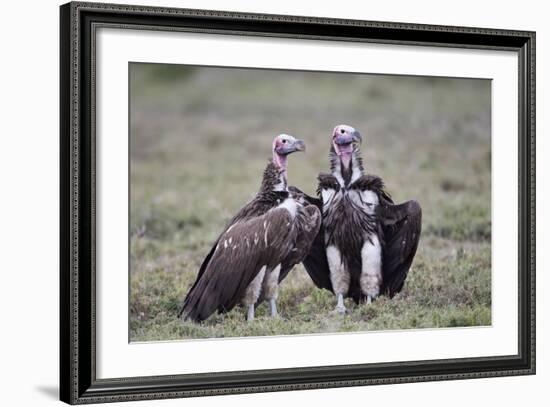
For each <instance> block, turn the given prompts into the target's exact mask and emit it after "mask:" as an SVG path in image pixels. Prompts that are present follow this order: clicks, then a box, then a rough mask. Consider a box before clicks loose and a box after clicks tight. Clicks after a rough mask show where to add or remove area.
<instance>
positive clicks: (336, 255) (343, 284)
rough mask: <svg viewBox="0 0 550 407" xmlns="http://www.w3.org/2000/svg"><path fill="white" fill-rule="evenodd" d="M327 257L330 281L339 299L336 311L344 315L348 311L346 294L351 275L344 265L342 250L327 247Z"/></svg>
mask: <svg viewBox="0 0 550 407" xmlns="http://www.w3.org/2000/svg"><path fill="white" fill-rule="evenodd" d="M327 259H328V266H329V269H330V281H331V283H332V288H333V290H334V294H336V299H337V302H336V308H335V309H334V311H335V312H336V313H338V314H340V315H344V314H345V313H346V307H345V305H344V295H346V294H347V293H348V290H349V282H350V275H349V272H348V271H347V270H346V269H345V267H344V263H343V262H342V256H341V254H340V250H338V249H337V248H336V247H335V246H329V247H327Z"/></svg>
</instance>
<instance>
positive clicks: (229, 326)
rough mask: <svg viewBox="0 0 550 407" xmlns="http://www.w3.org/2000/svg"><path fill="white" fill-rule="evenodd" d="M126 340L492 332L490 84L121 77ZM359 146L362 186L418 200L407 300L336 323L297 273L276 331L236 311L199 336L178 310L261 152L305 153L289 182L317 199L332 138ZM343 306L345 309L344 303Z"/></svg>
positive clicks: (242, 196) (320, 294)
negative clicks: (367, 182) (126, 164)
mask: <svg viewBox="0 0 550 407" xmlns="http://www.w3.org/2000/svg"><path fill="white" fill-rule="evenodd" d="M129 69H130V244H131V248H130V304H129V306H130V339H131V340H132V341H150V340H170V339H186V338H207V337H230V336H249V335H254V336H257V335H284V334H304V333H318V332H348V331H358V330H361V331H362V330H375V329H407V328H433V327H461V326H473V325H490V324H491V246H490V242H491V82H490V81H489V80H481V79H453V78H434V77H411V76H385V75H367V74H347V73H345V74H343V73H325V72H301V71H275V70H259V69H236V68H211V67H191V66H182V65H166V64H138V63H132V64H130V68H129ZM342 123H345V124H349V125H352V126H353V127H355V128H356V129H358V130H359V131H360V132H361V133H362V135H363V139H364V142H363V145H362V155H363V160H364V164H365V169H366V172H367V173H371V174H376V175H379V176H381V177H382V178H383V179H384V180H385V182H386V185H387V189H388V191H389V192H390V193H391V194H392V196H393V198H394V200H395V201H396V202H401V201H405V200H409V199H416V200H418V201H419V202H420V204H421V206H422V208H423V234H422V238H421V242H420V246H419V250H418V253H417V256H416V259H415V262H414V263H413V267H412V270H411V272H410V274H409V277H408V279H407V282H406V284H405V288H404V290H403V292H402V293H401V294H400V295H398V296H396V297H395V298H394V299H393V300H388V299H387V298H380V299H379V300H377V301H376V302H375V303H373V304H372V305H369V306H366V305H364V306H363V305H362V306H351V309H350V311H351V313H350V315H347V316H346V317H345V318H341V317H338V316H335V315H332V314H331V313H330V311H331V310H332V308H333V307H334V299H333V298H332V295H331V294H330V293H328V292H327V291H322V290H318V289H316V288H315V287H314V285H313V284H312V283H311V281H310V280H309V277H308V276H307V274H306V273H305V271H304V270H303V268H302V266H299V267H297V268H296V269H295V270H294V271H293V272H291V274H290V275H289V277H287V279H286V280H285V281H284V282H283V284H282V286H281V288H280V300H279V303H280V305H279V309H280V311H281V318H279V319H276V320H272V319H270V318H268V317H266V316H265V315H266V307H265V304H264V305H263V306H261V307H259V309H258V316H259V318H257V320H255V321H254V322H253V323H251V324H247V323H246V322H245V321H244V311H243V310H242V309H239V308H236V309H235V310H233V311H232V312H231V313H229V314H227V315H223V316H213V317H212V318H210V319H209V320H207V321H206V322H205V323H204V324H202V325H198V324H193V323H182V322H181V321H178V320H177V319H176V315H177V311H178V308H179V307H180V305H181V302H182V300H183V298H184V296H185V294H186V293H187V291H188V289H189V288H190V286H191V284H192V283H193V282H194V280H195V277H196V273H197V272H198V269H199V267H200V264H201V262H202V260H203V258H204V257H205V256H206V254H207V253H208V251H209V250H210V247H211V245H212V243H213V242H214V241H215V239H216V238H217V236H218V234H219V233H220V232H221V230H222V229H223V227H224V225H225V224H226V222H227V221H228V220H229V219H230V218H231V217H232V216H233V215H234V214H235V213H236V212H237V211H238V210H239V208H240V207H242V206H243V205H244V204H245V203H246V202H247V201H248V200H249V199H251V198H252V196H253V195H254V194H255V193H256V191H257V190H258V187H259V185H260V182H261V176H262V171H263V169H264V168H265V165H266V163H267V160H268V159H269V158H270V157H271V142H272V140H273V137H274V136H275V135H276V134H279V133H289V134H292V135H294V136H296V137H298V138H302V139H304V140H305V142H306V146H307V151H306V153H305V154H301V153H297V154H294V155H292V156H291V157H290V159H289V183H290V184H292V185H296V186H298V187H299V188H300V189H302V190H304V191H305V192H307V193H310V194H315V190H316V187H317V185H316V176H317V174H318V173H319V172H320V171H326V170H328V158H327V155H328V150H329V148H330V139H331V137H330V135H331V130H332V129H333V127H334V126H335V125H337V124H342ZM349 305H351V304H349Z"/></svg>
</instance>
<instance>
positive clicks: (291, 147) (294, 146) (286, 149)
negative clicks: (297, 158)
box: [278, 139, 306, 155]
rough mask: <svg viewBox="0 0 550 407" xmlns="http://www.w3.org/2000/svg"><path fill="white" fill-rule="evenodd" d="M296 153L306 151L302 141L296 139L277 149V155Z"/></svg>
mask: <svg viewBox="0 0 550 407" xmlns="http://www.w3.org/2000/svg"><path fill="white" fill-rule="evenodd" d="M296 151H306V144H305V143H304V141H303V140H299V139H296V140H294V141H293V142H289V143H286V144H285V145H284V146H282V147H281V148H280V149H279V151H278V153H279V154H282V155H288V154H291V153H294V152H296Z"/></svg>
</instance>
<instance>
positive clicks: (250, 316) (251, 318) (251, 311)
mask: <svg viewBox="0 0 550 407" xmlns="http://www.w3.org/2000/svg"><path fill="white" fill-rule="evenodd" d="M246 320H247V322H251V321H254V304H252V305H249V306H248V312H247V313H246Z"/></svg>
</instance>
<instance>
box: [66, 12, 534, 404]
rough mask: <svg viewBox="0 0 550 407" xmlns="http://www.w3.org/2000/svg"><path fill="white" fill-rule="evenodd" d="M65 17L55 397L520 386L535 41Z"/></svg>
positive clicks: (309, 21)
mask: <svg viewBox="0 0 550 407" xmlns="http://www.w3.org/2000/svg"><path fill="white" fill-rule="evenodd" d="M60 20H61V42H60V49H61V52H60V54H61V90H60V91H61V276H60V284H61V285H60V287H61V290H60V291H61V302H60V304H61V309H60V315H61V334H60V337H61V344H60V347H61V362H60V363H61V378H60V381H61V391H60V394H61V399H62V400H63V401H65V402H67V403H71V404H79V403H95V402H110V401H125V400H141V399H160V398H175V397H193V396H203V395H220V394H232V393H245V392H265V391H280V390H296V389H316V388H328V387H338V386H358V385H371V384H387V383H403V382H414V381H429V380H451V379H463V378H476V377H493V376H502V375H523V374H534V373H535V244H534V243H535V33H533V32H523V31H522V32H518V31H512V30H494V29H482V28H470V27H449V26H427V25H415V24H403V23H391V22H374V21H357V20H340V19H326V18H313V17H298V16H280V15H260V14H243V13H230V12H222V11H210V10H189V9H167V8H155V7H143V6H129V5H114V4H95V3H78V2H77V3H68V4H66V5H63V6H61V9H60Z"/></svg>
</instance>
